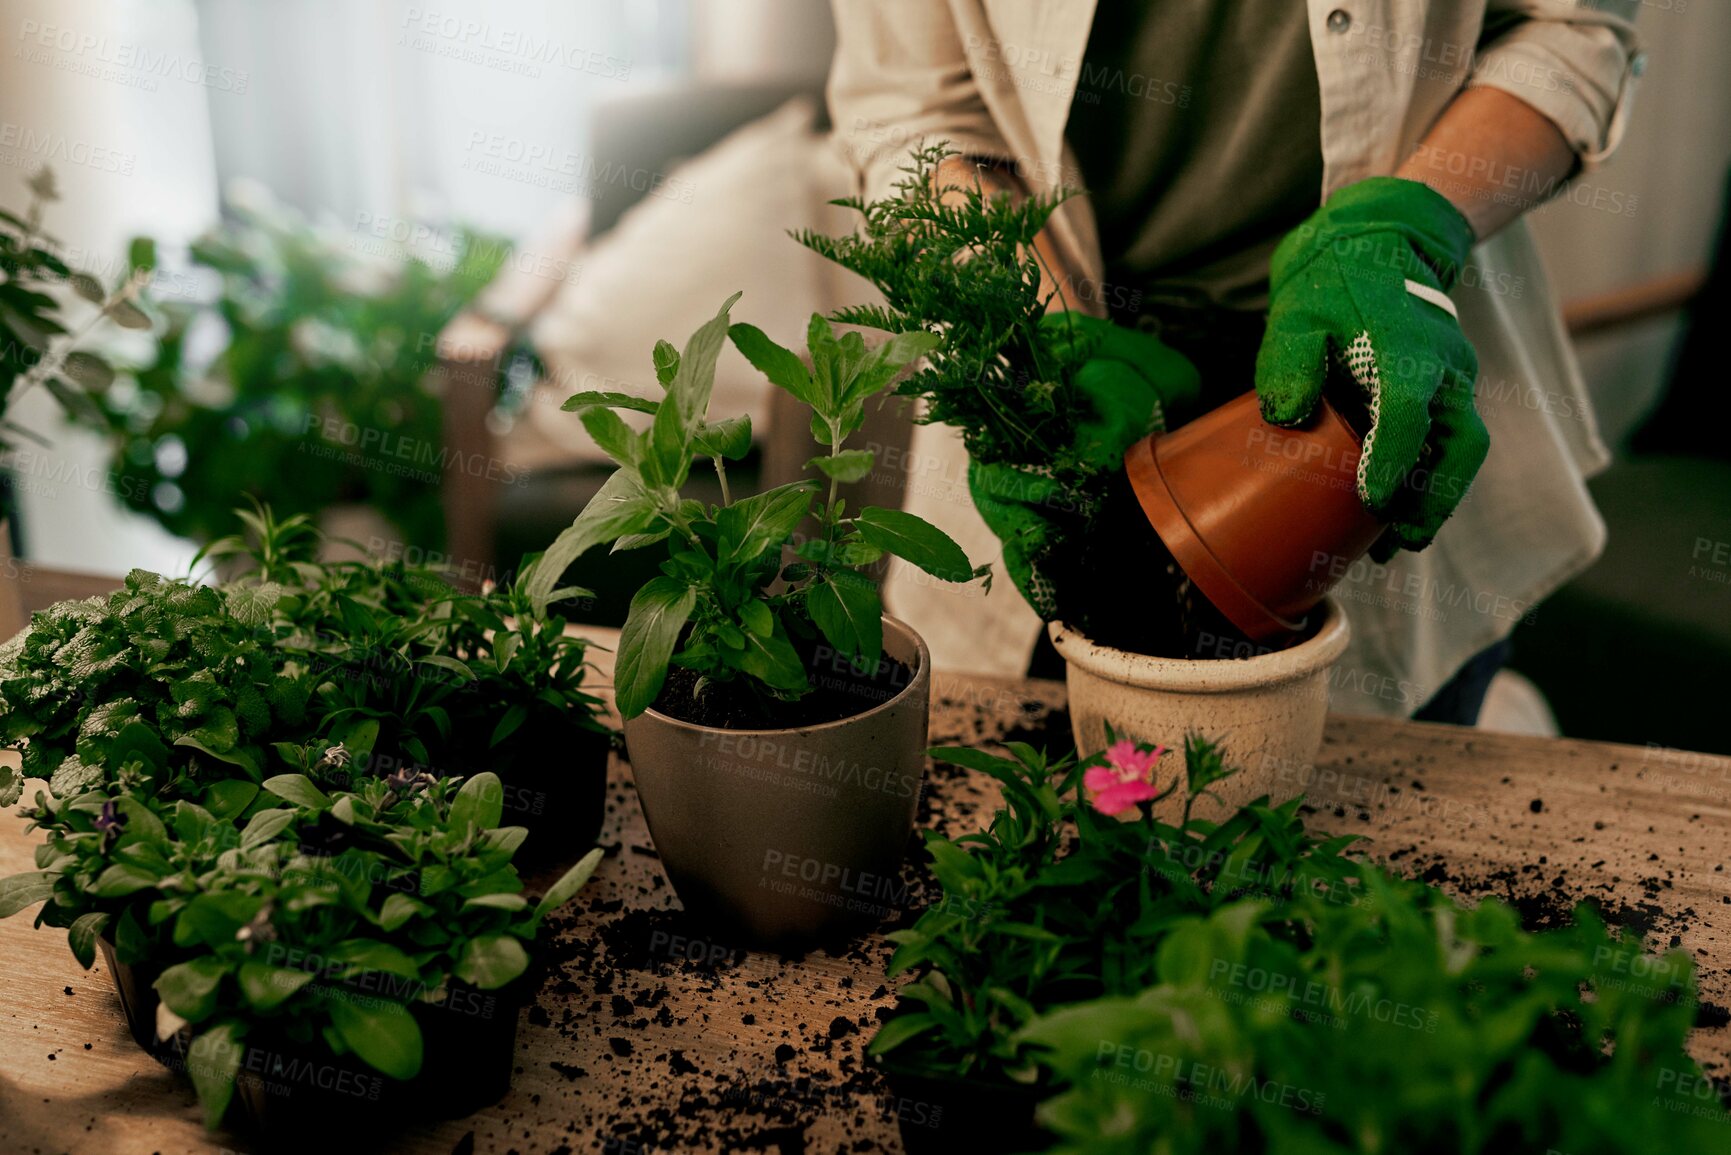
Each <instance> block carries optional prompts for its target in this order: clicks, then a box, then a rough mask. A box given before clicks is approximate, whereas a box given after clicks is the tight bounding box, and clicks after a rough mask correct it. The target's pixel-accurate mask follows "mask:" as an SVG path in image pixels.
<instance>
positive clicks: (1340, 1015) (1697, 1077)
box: [1018, 867, 1731, 1155]
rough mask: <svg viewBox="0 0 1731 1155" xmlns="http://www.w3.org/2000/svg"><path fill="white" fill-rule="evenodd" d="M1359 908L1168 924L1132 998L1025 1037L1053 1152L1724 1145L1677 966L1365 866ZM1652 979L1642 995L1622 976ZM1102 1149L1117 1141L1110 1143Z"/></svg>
mask: <svg viewBox="0 0 1731 1155" xmlns="http://www.w3.org/2000/svg"><path fill="white" fill-rule="evenodd" d="M1360 887H1361V889H1362V894H1363V901H1361V902H1357V903H1351V904H1343V903H1336V902H1331V901H1328V900H1327V899H1326V898H1325V897H1323V896H1320V895H1318V894H1315V893H1310V892H1306V891H1300V892H1298V893H1295V894H1294V895H1293V896H1292V897H1291V898H1290V899H1289V900H1287V902H1286V904H1285V906H1286V914H1287V916H1288V917H1290V918H1291V919H1292V920H1293V921H1295V922H1296V923H1298V924H1300V925H1301V926H1302V927H1303V928H1304V931H1305V933H1304V935H1303V936H1302V937H1301V938H1298V939H1294V938H1292V937H1290V936H1286V935H1283V934H1281V933H1280V932H1279V928H1278V926H1277V925H1275V924H1271V923H1270V922H1269V920H1268V917H1267V906H1266V904H1265V903H1263V902H1261V901H1258V900H1245V901H1238V902H1233V903H1229V904H1227V905H1225V906H1222V907H1220V908H1218V909H1216V910H1214V911H1212V912H1211V913H1206V914H1203V913H1194V914H1187V915H1185V916H1183V917H1180V918H1178V919H1175V920H1173V922H1172V923H1171V924H1170V926H1169V927H1168V928H1167V929H1166V933H1165V936H1164V938H1163V940H1162V941H1161V943H1160V944H1159V946H1158V948H1157V952H1158V953H1157V959H1156V962H1155V966H1154V968H1153V974H1152V976H1151V981H1150V982H1149V984H1148V985H1147V986H1146V987H1145V989H1143V990H1141V991H1139V992H1134V993H1132V992H1125V993H1124V994H1121V995H1116V996H1111V997H1106V998H1100V999H1095V1000H1090V1001H1088V1002H1085V1003H1080V1004H1076V1005H1072V1006H1068V1007H1061V1008H1053V1009H1050V1010H1048V1011H1047V1012H1045V1013H1044V1014H1042V1015H1040V1016H1039V1017H1038V1018H1036V1019H1035V1020H1034V1021H1033V1022H1031V1023H1029V1024H1028V1025H1027V1026H1026V1027H1024V1028H1023V1029H1022V1031H1021V1032H1020V1033H1019V1035H1018V1041H1019V1043H1020V1044H1021V1045H1023V1046H1025V1047H1027V1048H1028V1050H1029V1053H1030V1054H1032V1055H1033V1056H1035V1061H1036V1063H1037V1064H1038V1066H1039V1067H1040V1069H1041V1071H1042V1072H1043V1073H1044V1074H1045V1076H1046V1077H1047V1078H1048V1079H1049V1080H1050V1082H1051V1083H1052V1084H1053V1086H1054V1087H1055V1088H1056V1089H1057V1093H1056V1094H1054V1095H1053V1096H1052V1097H1051V1098H1049V1099H1047V1100H1046V1101H1045V1102H1044V1103H1042V1105H1041V1106H1040V1108H1039V1113H1038V1114H1039V1119H1040V1122H1041V1123H1042V1125H1043V1126H1044V1127H1045V1128H1046V1129H1047V1131H1048V1132H1049V1133H1051V1134H1053V1135H1054V1136H1055V1137H1056V1142H1055V1143H1054V1145H1053V1148H1052V1149H1053V1150H1056V1151H1063V1152H1082V1151H1088V1152H1097V1151H1103V1150H1110V1151H1124V1152H1132V1151H1146V1150H1150V1149H1159V1150H1162V1151H1171V1152H1174V1153H1175V1155H1202V1153H1204V1152H1215V1151H1242V1150H1255V1151H1304V1150H1327V1151H1342V1152H1359V1153H1366V1155H1368V1153H1370V1152H1376V1151H1401V1152H1412V1153H1414V1155H1443V1153H1445V1152H1446V1153H1448V1155H1457V1153H1466V1155H1500V1153H1502V1152H1508V1151H1519V1150H1536V1151H1547V1150H1548V1151H1570V1152H1584V1153H1587V1155H1620V1153H1622V1152H1628V1151H1655V1150H1667V1151H1668V1150H1676V1151H1697V1150H1710V1149H1712V1148H1714V1147H1715V1146H1719V1145H1723V1136H1724V1132H1725V1128H1726V1126H1727V1125H1728V1124H1731V1114H1728V1113H1727V1112H1726V1109H1725V1107H1724V1105H1723V1104H1722V1102H1721V1100H1720V1097H1719V1095H1718V1094H1716V1093H1691V1089H1692V1088H1702V1089H1703V1091H1705V1089H1706V1088H1708V1087H1709V1086H1710V1084H1709V1083H1708V1081H1707V1076H1706V1075H1705V1074H1703V1073H1702V1072H1701V1069H1700V1067H1699V1066H1698V1065H1697V1064H1696V1062H1695V1061H1694V1060H1693V1059H1692V1058H1690V1056H1689V1048H1688V1040H1689V1036H1690V1034H1691V1028H1692V1027H1693V1025H1694V1019H1695V1013H1696V1002H1695V980H1694V973H1693V960H1692V959H1690V958H1689V956H1688V955H1687V953H1686V952H1683V951H1671V952H1669V953H1667V954H1665V955H1663V956H1658V955H1654V954H1650V953H1647V952H1646V951H1645V950H1644V948H1643V946H1642V944H1641V942H1640V940H1639V938H1638V936H1634V935H1621V934H1616V933H1612V932H1610V931H1608V930H1607V929H1606V927H1605V925H1604V924H1603V923H1602V922H1601V921H1600V920H1599V919H1598V918H1597V917H1596V916H1595V915H1594V914H1593V912H1592V910H1591V908H1590V907H1588V906H1585V905H1583V906H1582V907H1580V908H1579V909H1577V911H1576V912H1575V919H1574V922H1573V924H1572V925H1570V926H1567V927H1562V928H1558V929H1553V930H1546V931H1541V932H1536V933H1535V932H1528V931H1526V930H1523V929H1522V928H1521V926H1520V923H1519V921H1518V919H1517V917H1516V915H1515V914H1514V912H1513V911H1511V910H1510V909H1509V908H1508V907H1507V906H1505V905H1503V904H1502V903H1500V902H1496V901H1485V902H1482V903H1480V904H1479V905H1478V906H1477V907H1475V908H1472V909H1463V908H1460V907H1458V906H1456V905H1455V904H1453V903H1452V902H1450V901H1449V900H1448V899H1446V898H1445V897H1442V896H1440V895H1438V894H1437V893H1436V892H1434V891H1432V890H1431V889H1430V888H1427V887H1424V886H1421V885H1419V884H1416V883H1411V882H1406V881H1403V880H1398V879H1393V878H1390V877H1388V876H1386V875H1384V874H1382V873H1381V872H1380V871H1377V870H1375V869H1373V868H1368V867H1367V868H1366V869H1365V871H1364V874H1363V877H1362V881H1361V883H1360ZM1631 974H1635V975H1640V976H1645V977H1644V978H1641V979H1637V980H1634V981H1631V979H1630V975H1631ZM1105 1135H1110V1136H1111V1138H1110V1140H1109V1142H1106V1143H1103V1142H1102V1138H1103V1136H1105Z"/></svg>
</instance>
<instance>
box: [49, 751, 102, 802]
mask: <svg viewBox="0 0 1731 1155" xmlns="http://www.w3.org/2000/svg"><path fill="white" fill-rule="evenodd" d="M101 781H102V767H101V766H89V765H86V764H85V762H84V760H83V759H81V758H79V757H78V755H76V754H68V755H67V756H66V757H65V759H63V760H62V761H61V763H60V765H58V766H56V767H55V768H54V773H53V775H52V776H51V777H50V778H49V779H48V793H50V794H52V795H54V797H56V798H60V799H66V798H70V797H72V796H73V795H74V794H82V793H84V792H85V791H86V790H91V789H94V788H95V787H96V786H97V785H98V784H99V783H101Z"/></svg>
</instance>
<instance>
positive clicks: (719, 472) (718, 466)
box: [710, 453, 733, 505]
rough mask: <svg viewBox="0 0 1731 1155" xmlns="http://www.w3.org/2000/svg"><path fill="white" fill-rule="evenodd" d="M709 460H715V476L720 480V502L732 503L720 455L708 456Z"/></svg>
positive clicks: (725, 471) (724, 467)
mask: <svg viewBox="0 0 1731 1155" xmlns="http://www.w3.org/2000/svg"><path fill="white" fill-rule="evenodd" d="M710 460H711V461H713V462H715V476H716V478H717V480H719V481H720V482H721V504H723V505H732V504H733V496H732V495H731V494H730V493H728V491H727V467H726V466H725V465H723V464H722V463H721V455H720V454H719V453H718V454H716V455H715V456H714V457H712V458H710Z"/></svg>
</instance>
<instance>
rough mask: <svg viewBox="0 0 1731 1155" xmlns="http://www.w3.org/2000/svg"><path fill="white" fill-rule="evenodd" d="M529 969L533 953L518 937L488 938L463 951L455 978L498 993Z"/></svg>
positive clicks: (471, 942)
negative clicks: (530, 957)
mask: <svg viewBox="0 0 1731 1155" xmlns="http://www.w3.org/2000/svg"><path fill="white" fill-rule="evenodd" d="M528 969H529V952H528V951H526V950H524V949H523V943H522V941H521V940H519V939H518V938H517V937H516V936H515V935H509V934H484V935H481V936H479V937H477V938H472V939H470V940H469V941H468V943H466V944H465V945H464V947H463V956H462V958H460V959H459V960H458V961H457V967H456V971H455V974H456V976H457V977H458V978H460V979H462V980H463V981H464V982H466V983H468V984H470V985H471V986H474V987H478V988H479V989H481V990H484V991H495V990H498V989H499V988H500V987H502V986H504V985H505V984H506V983H508V982H510V981H511V980H512V979H514V978H516V977H517V976H518V975H520V974H522V973H523V972H524V971H526V970H528Z"/></svg>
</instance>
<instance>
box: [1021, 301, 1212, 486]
mask: <svg viewBox="0 0 1731 1155" xmlns="http://www.w3.org/2000/svg"><path fill="white" fill-rule="evenodd" d="M1040 337H1041V339H1042V340H1043V341H1044V342H1045V346H1046V351H1047V352H1048V353H1050V354H1052V355H1053V357H1054V359H1055V360H1056V361H1057V363H1058V364H1060V365H1063V366H1066V367H1069V368H1070V379H1071V380H1072V381H1073V382H1074V383H1075V385H1076V389H1077V391H1078V392H1080V393H1081V394H1082V395H1083V397H1084V398H1086V400H1087V403H1088V406H1089V412H1088V413H1087V415H1086V416H1080V417H1079V418H1078V420H1077V424H1076V439H1075V442H1074V443H1073V445H1072V448H1073V449H1074V450H1075V452H1076V456H1077V459H1078V461H1079V462H1080V463H1081V464H1082V465H1083V466H1084V467H1085V468H1089V469H1117V468H1118V466H1119V464H1120V463H1122V461H1123V460H1124V451H1125V450H1126V449H1128V448H1129V447H1130V446H1131V445H1133V444H1134V443H1135V442H1137V441H1140V440H1141V439H1142V438H1144V437H1146V436H1148V434H1149V433H1151V432H1153V431H1154V430H1156V429H1164V428H1166V426H1167V422H1166V415H1167V414H1168V413H1171V412H1175V411H1177V412H1182V411H1183V410H1185V409H1187V408H1189V407H1191V406H1193V405H1194V404H1195V403H1196V399H1197V397H1198V396H1199V395H1200V394H1201V391H1202V380H1201V377H1200V376H1199V375H1198V374H1197V372H1196V366H1194V365H1192V364H1191V363H1190V362H1189V360H1188V359H1187V358H1186V357H1185V356H1184V355H1183V354H1182V353H1180V352H1178V351H1177V350H1176V349H1173V348H1172V347H1171V346H1169V345H1167V344H1165V343H1164V342H1163V341H1161V340H1160V338H1158V337H1156V336H1154V335H1153V334H1151V333H1144V332H1141V331H1140V330H1137V329H1127V328H1125V327H1124V326H1122V325H1115V324H1113V323H1112V322H1111V321H1104V320H1101V319H1100V318H1099V317H1090V316H1088V315H1086V314H1084V313H1076V312H1058V313H1047V314H1046V315H1045V316H1044V317H1042V318H1041V319H1040ZM1078 362H1079V364H1078Z"/></svg>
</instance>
